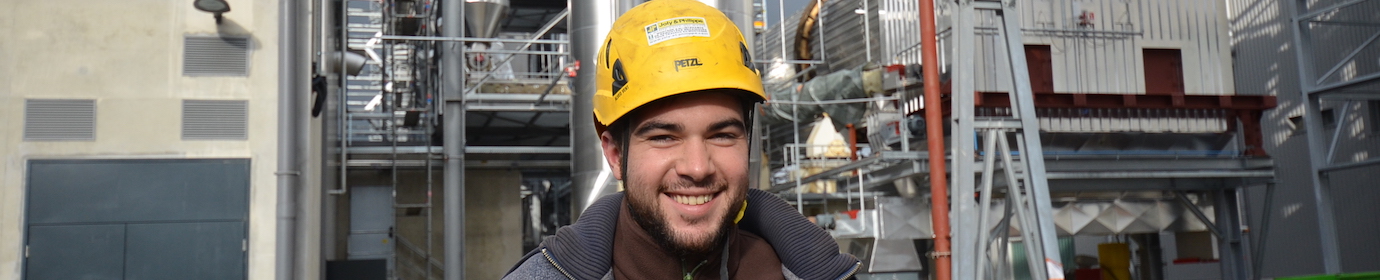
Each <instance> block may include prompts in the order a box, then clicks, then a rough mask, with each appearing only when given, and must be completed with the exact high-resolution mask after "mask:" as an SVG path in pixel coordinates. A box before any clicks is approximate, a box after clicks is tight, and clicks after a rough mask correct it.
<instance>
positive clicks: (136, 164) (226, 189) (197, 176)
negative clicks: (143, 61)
mask: <svg viewBox="0 0 1380 280" xmlns="http://www.w3.org/2000/svg"><path fill="white" fill-rule="evenodd" d="M28 175H29V176H28V186H27V187H28V192H27V193H26V194H27V203H26V205H25V208H26V211H25V214H26V217H27V218H26V219H25V223H26V224H25V246H26V250H27V257H26V258H25V261H24V278H25V279H35V280H37V279H227V280H229V279H245V275H246V255H245V248H244V247H245V242H247V240H246V239H245V233H246V230H247V221H248V220H247V219H248V195H249V160H247V159H195V160H193V159H172V160H32V161H29V173H28Z"/></svg>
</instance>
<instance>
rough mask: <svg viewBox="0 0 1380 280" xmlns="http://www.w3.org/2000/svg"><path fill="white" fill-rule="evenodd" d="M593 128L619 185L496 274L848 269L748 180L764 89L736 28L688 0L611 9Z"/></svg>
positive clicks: (822, 274)
mask: <svg viewBox="0 0 1380 280" xmlns="http://www.w3.org/2000/svg"><path fill="white" fill-rule="evenodd" d="M596 60H597V61H596V67H597V70H596V74H597V75H598V77H597V83H598V92H596V94H595V96H594V100H593V101H594V112H593V113H594V115H595V119H596V124H595V126H596V127H597V128H596V130H597V132H598V133H599V134H600V141H601V144H602V146H603V150H604V158H605V159H606V160H607V162H608V164H609V166H610V168H611V169H612V170H613V173H614V176H615V177H616V178H618V179H619V180H622V181H623V183H624V186H625V188H626V190H625V191H624V192H622V193H615V194H611V195H607V196H605V197H602V198H600V199H599V200H598V201H596V202H595V203H594V204H592V205H590V206H589V208H587V209H586V210H584V212H583V214H582V216H580V219H579V220H578V221H577V222H576V223H575V224H573V225H570V226H566V227H562V228H561V229H560V230H558V231H557V233H556V235H554V236H552V237H549V238H547V239H546V240H545V241H543V242H542V244H541V246H539V247H538V248H537V249H535V250H533V251H532V252H530V253H528V254H527V255H526V256H524V257H523V259H522V261H520V262H519V263H518V264H517V265H516V266H515V267H514V268H513V269H512V270H511V271H509V273H508V275H507V276H506V277H505V279H562V278H564V279H686V280H689V279H847V278H852V277H853V274H854V273H855V272H856V271H857V270H858V267H859V265H860V263H859V262H858V260H857V258H854V257H853V256H851V255H847V254H842V253H839V248H838V245H837V244H836V243H834V241H833V239H832V238H830V236H829V234H828V233H826V232H825V231H824V230H823V229H820V228H819V227H817V226H815V225H814V224H812V223H810V222H809V221H808V220H806V219H805V217H804V216H801V215H800V213H798V212H796V211H795V209H794V208H792V207H791V206H790V205H788V204H786V202H785V201H782V200H781V199H780V198H778V197H776V196H774V195H771V194H769V193H767V192H764V191H761V190H750V189H749V188H748V180H749V176H748V169H749V168H748V157H749V152H748V148H749V141H750V139H751V137H750V135H749V133H748V132H749V131H751V130H750V127H749V126H750V124H751V123H752V122H751V115H752V114H751V113H752V112H753V109H754V108H755V107H756V104H758V103H760V102H762V101H764V100H765V99H766V98H767V97H766V95H765V94H764V92H763V88H762V80H761V78H760V77H759V76H758V72H757V70H756V69H755V67H753V64H752V59H751V56H750V55H749V54H748V51H747V46H746V43H745V42H744V40H743V36H742V34H741V33H740V31H739V30H738V28H737V27H736V26H735V25H733V23H732V22H731V21H729V19H728V18H727V17H726V16H724V14H723V13H722V12H720V11H718V10H716V9H714V8H712V7H709V6H707V5H705V4H702V3H700V2H697V1H691V0H654V1H650V2H647V3H643V4H642V5H639V6H637V7H636V8H633V9H632V10H629V11H628V12H627V13H626V14H624V15H622V16H621V17H619V18H618V20H617V21H615V22H614V24H613V29H612V30H611V31H610V32H609V34H608V40H607V41H606V42H605V43H604V44H603V46H602V47H601V49H600V51H599V53H598V58H596Z"/></svg>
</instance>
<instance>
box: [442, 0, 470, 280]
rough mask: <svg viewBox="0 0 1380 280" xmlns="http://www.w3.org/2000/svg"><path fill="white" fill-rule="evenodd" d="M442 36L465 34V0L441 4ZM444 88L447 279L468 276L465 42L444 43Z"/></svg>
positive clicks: (445, 254) (452, 279)
mask: <svg viewBox="0 0 1380 280" xmlns="http://www.w3.org/2000/svg"><path fill="white" fill-rule="evenodd" d="M441 9H442V10H441V16H442V17H441V19H442V22H441V36H444V37H450V38H455V37H461V36H464V35H465V19H464V14H465V1H464V0H447V1H446V2H444V3H442V4H441ZM441 52H442V53H441V82H442V83H443V85H442V87H441V89H442V92H443V94H444V95H443V96H444V98H445V101H446V106H445V121H443V122H442V123H443V124H445V127H444V128H443V132H442V133H443V136H444V139H445V143H444V144H443V145H444V151H445V158H446V170H445V178H444V181H443V182H442V184H443V186H442V190H443V191H442V192H443V193H445V197H443V198H442V200H443V201H444V202H445V209H443V210H442V214H443V215H445V221H443V224H444V225H442V228H443V230H444V232H445V240H443V242H444V243H445V250H444V251H443V252H442V256H444V257H445V279H446V280H460V279H464V278H465V166H464V164H465V150H464V149H465V103H464V102H465V96H464V95H463V93H464V92H465V80H464V79H465V69H464V67H465V56H464V55H465V44H464V43H461V42H456V41H446V42H444V43H441Z"/></svg>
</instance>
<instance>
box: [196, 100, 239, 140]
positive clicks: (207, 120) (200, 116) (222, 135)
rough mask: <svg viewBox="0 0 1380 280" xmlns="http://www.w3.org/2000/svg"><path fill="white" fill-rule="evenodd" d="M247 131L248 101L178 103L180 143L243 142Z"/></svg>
mask: <svg viewBox="0 0 1380 280" xmlns="http://www.w3.org/2000/svg"><path fill="white" fill-rule="evenodd" d="M248 132H249V101H245V100H183V101H182V140H245V139H248V134H249V133H248Z"/></svg>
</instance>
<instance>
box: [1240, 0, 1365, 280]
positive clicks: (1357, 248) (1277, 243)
mask: <svg viewBox="0 0 1380 280" xmlns="http://www.w3.org/2000/svg"><path fill="white" fill-rule="evenodd" d="M1223 2H1225V3H1226V7H1227V8H1228V15H1229V22H1230V24H1231V27H1230V30H1231V32H1232V35H1231V40H1232V41H1231V45H1232V50H1233V51H1234V53H1235V60H1234V61H1233V62H1234V63H1235V64H1236V68H1235V75H1234V77H1235V80H1236V85H1237V86H1238V91H1239V92H1240V94H1262V95H1275V96H1278V100H1279V106H1278V107H1276V109H1274V110H1271V111H1267V112H1265V114H1264V116H1263V119H1262V120H1261V124H1262V127H1263V129H1264V136H1265V145H1266V147H1265V148H1266V151H1267V152H1269V153H1270V155H1271V156H1273V157H1274V158H1275V164H1276V184H1277V188H1276V190H1275V197H1274V199H1273V201H1269V203H1271V205H1272V207H1271V209H1264V205H1265V204H1266V203H1267V201H1266V200H1265V196H1264V194H1265V189H1264V188H1249V189H1247V190H1246V192H1247V195H1246V197H1247V198H1248V199H1247V203H1246V206H1247V207H1248V208H1249V210H1248V214H1249V215H1250V219H1249V220H1248V223H1249V226H1250V227H1251V229H1252V230H1251V232H1250V238H1254V239H1256V240H1253V241H1252V242H1254V241H1258V239H1259V237H1260V234H1261V233H1262V232H1263V230H1264V227H1263V226H1264V223H1262V218H1263V217H1264V216H1265V215H1266V214H1268V215H1270V219H1269V233H1268V236H1267V238H1266V242H1265V245H1264V247H1263V248H1264V250H1265V251H1264V252H1265V256H1264V258H1263V260H1262V262H1261V269H1262V271H1261V276H1263V277H1282V276H1297V275H1306V274H1318V273H1322V272H1323V267H1322V262H1321V255H1320V251H1319V249H1318V247H1319V244H1318V241H1317V240H1318V231H1317V227H1318V224H1317V222H1316V218H1317V214H1316V210H1315V209H1316V207H1315V206H1314V203H1313V186H1312V182H1311V177H1310V176H1309V172H1310V171H1311V169H1310V166H1309V163H1308V162H1309V151H1308V150H1309V148H1308V143H1307V139H1306V138H1307V137H1306V133H1313V132H1311V131H1300V130H1297V129H1295V127H1294V125H1292V124H1291V122H1290V120H1289V119H1290V118H1291V117H1296V116H1300V115H1302V114H1303V110H1302V108H1301V107H1299V103H1300V102H1301V97H1300V96H1299V91H1300V88H1299V82H1298V81H1299V76H1298V70H1297V69H1298V63H1297V61H1296V59H1295V49H1294V41H1293V30H1292V28H1291V27H1290V24H1289V22H1290V20H1291V18H1292V16H1293V11H1292V9H1291V8H1290V6H1292V5H1294V4H1295V3H1296V2H1297V1H1294V0H1226V1H1223ZM1310 2H1313V4H1312V7H1326V6H1331V5H1334V4H1337V3H1341V2H1344V1H1338V0H1317V1H1310ZM1377 10H1380V1H1369V2H1364V3H1361V4H1358V5H1356V6H1352V7H1351V9H1349V10H1345V11H1343V12H1340V13H1334V14H1330V15H1327V16H1325V17H1326V18H1327V19H1330V20H1348V21H1370V22H1376V21H1377V19H1378V18H1377V17H1380V15H1377V14H1376V13H1375V11H1377ZM1365 30H1370V31H1369V32H1370V33H1367V31H1365ZM1375 31H1377V28H1376V27H1354V26H1353V27H1352V28H1340V27H1336V26H1329V27H1323V28H1321V29H1314V37H1315V39H1316V41H1315V42H1317V43H1314V50H1315V51H1314V52H1313V53H1314V54H1315V55H1316V56H1315V59H1316V60H1315V61H1314V62H1315V63H1314V67H1315V69H1318V70H1317V71H1318V74H1322V73H1325V72H1326V71H1328V70H1329V69H1330V68H1331V67H1332V66H1333V65H1334V64H1335V63H1336V62H1337V60H1339V59H1340V58H1342V57H1344V56H1345V55H1346V54H1347V53H1349V52H1350V51H1351V50H1352V48H1354V47H1355V46H1356V45H1358V44H1359V42H1360V41H1361V40H1365V39H1366V38H1367V37H1369V36H1371V35H1372V34H1374V32H1375ZM1376 55H1380V48H1376V47H1374V46H1372V47H1371V48H1370V49H1368V50H1365V51H1363V54H1362V55H1359V56H1358V57H1363V58H1364V57H1369V58H1368V59H1357V61H1358V62H1354V63H1349V64H1350V65H1344V66H1343V68H1342V69H1340V70H1339V73H1338V74H1345V75H1348V76H1349V77H1354V76H1355V75H1357V74H1365V73H1366V70H1367V69H1373V68H1368V67H1372V66H1375V65H1376V59H1375V57H1376ZM1323 64H1326V65H1323ZM1348 68H1349V69H1350V70H1347V69H1348ZM1344 70H1345V71H1349V72H1343V71H1344ZM1339 76H1340V75H1339ZM1333 79H1336V78H1333ZM1351 106H1352V107H1351V109H1349V110H1348V111H1349V112H1348V113H1347V114H1346V115H1340V116H1337V118H1336V120H1337V122H1338V125H1337V127H1336V128H1333V129H1326V131H1324V133H1328V137H1329V138H1330V137H1331V135H1332V133H1334V132H1336V130H1335V129H1342V131H1341V132H1342V133H1341V134H1339V135H1341V139H1339V141H1338V144H1339V145H1338V147H1337V152H1336V156H1335V157H1336V162H1351V161H1356V160H1364V159H1368V158H1371V157H1374V156H1375V155H1380V149H1378V148H1377V147H1376V146H1380V140H1377V139H1376V137H1380V129H1376V127H1375V126H1374V125H1372V123H1373V122H1374V121H1375V118H1371V117H1368V114H1369V113H1370V112H1369V110H1374V109H1372V108H1368V107H1369V106H1367V105H1366V104H1365V102H1357V103H1353V104H1352V105H1351ZM1343 107H1344V103H1343V102H1333V101H1326V102H1324V104H1323V108H1324V109H1328V108H1330V109H1332V111H1333V112H1335V113H1338V114H1340V113H1341V111H1342V108H1343ZM1377 174H1380V167H1368V168H1361V169H1353V170H1348V171H1342V172H1337V173H1333V174H1331V176H1330V178H1329V181H1330V182H1331V184H1332V195H1333V203H1334V211H1335V214H1336V220H1337V230H1338V232H1339V234H1338V237H1339V240H1340V242H1341V243H1342V244H1341V254H1342V260H1343V261H1342V269H1343V270H1344V271H1346V272H1360V271H1376V270H1380V250H1377V249H1380V239H1377V238H1375V236H1380V218H1377V216H1376V215H1375V213H1380V204H1377V203H1375V201H1377V200H1380V188H1376V187H1375V185H1376V184H1375V182H1377V181H1380V175H1377Z"/></svg>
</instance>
